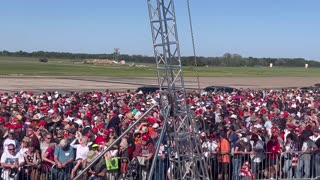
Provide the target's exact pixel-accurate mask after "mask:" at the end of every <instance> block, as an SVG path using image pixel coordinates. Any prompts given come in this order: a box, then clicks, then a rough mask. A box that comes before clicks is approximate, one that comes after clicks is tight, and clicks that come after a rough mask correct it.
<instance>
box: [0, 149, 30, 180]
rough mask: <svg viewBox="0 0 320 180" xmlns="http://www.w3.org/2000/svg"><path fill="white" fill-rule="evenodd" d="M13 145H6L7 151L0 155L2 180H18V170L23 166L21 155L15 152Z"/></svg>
mask: <svg viewBox="0 0 320 180" xmlns="http://www.w3.org/2000/svg"><path fill="white" fill-rule="evenodd" d="M16 151H17V149H16V146H15V145H14V144H12V143H11V144H8V145H7V150H6V151H4V152H3V154H2V155H1V160H0V163H1V167H2V168H3V171H2V175H1V177H2V178H3V179H9V180H11V179H18V175H19V170H20V169H21V168H22V167H23V165H24V162H25V161H24V158H23V155H22V154H20V153H17V152H16Z"/></svg>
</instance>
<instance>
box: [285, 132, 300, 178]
mask: <svg viewBox="0 0 320 180" xmlns="http://www.w3.org/2000/svg"><path fill="white" fill-rule="evenodd" d="M297 151H298V146H297V142H296V141H295V139H294V136H293V135H292V134H288V135H287V136H286V141H285V144H284V149H283V152H284V155H283V157H284V166H283V176H284V177H285V178H288V179H291V178H293V172H294V166H293V165H294V164H296V162H293V161H296V159H295V156H296V152H297Z"/></svg>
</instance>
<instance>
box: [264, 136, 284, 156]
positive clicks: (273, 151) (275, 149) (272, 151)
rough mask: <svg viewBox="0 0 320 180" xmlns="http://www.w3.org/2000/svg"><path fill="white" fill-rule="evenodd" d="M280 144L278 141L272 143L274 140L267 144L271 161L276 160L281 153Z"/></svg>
mask: <svg viewBox="0 0 320 180" xmlns="http://www.w3.org/2000/svg"><path fill="white" fill-rule="evenodd" d="M280 150H281V148H280V143H279V142H278V140H276V141H275V142H272V140H270V141H269V142H268V143H267V152H268V157H269V159H276V158H277V154H279V153H280Z"/></svg>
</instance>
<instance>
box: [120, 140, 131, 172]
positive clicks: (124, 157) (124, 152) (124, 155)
mask: <svg viewBox="0 0 320 180" xmlns="http://www.w3.org/2000/svg"><path fill="white" fill-rule="evenodd" d="M119 155H120V159H121V165H120V173H121V177H123V178H124V177H125V174H126V173H127V172H128V163H129V153H128V139H127V138H122V139H121V142H120V148H119Z"/></svg>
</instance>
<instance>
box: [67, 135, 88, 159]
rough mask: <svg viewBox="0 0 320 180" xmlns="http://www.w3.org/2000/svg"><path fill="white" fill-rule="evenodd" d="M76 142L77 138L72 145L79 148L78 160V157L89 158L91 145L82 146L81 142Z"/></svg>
mask: <svg viewBox="0 0 320 180" xmlns="http://www.w3.org/2000/svg"><path fill="white" fill-rule="evenodd" d="M75 142H76V139H75V140H73V141H72V142H71V143H70V146H71V147H73V148H75V149H76V150H77V152H76V160H78V159H82V160H84V159H86V158H87V154H88V152H89V147H88V146H81V145H80V144H74V143H75Z"/></svg>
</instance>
